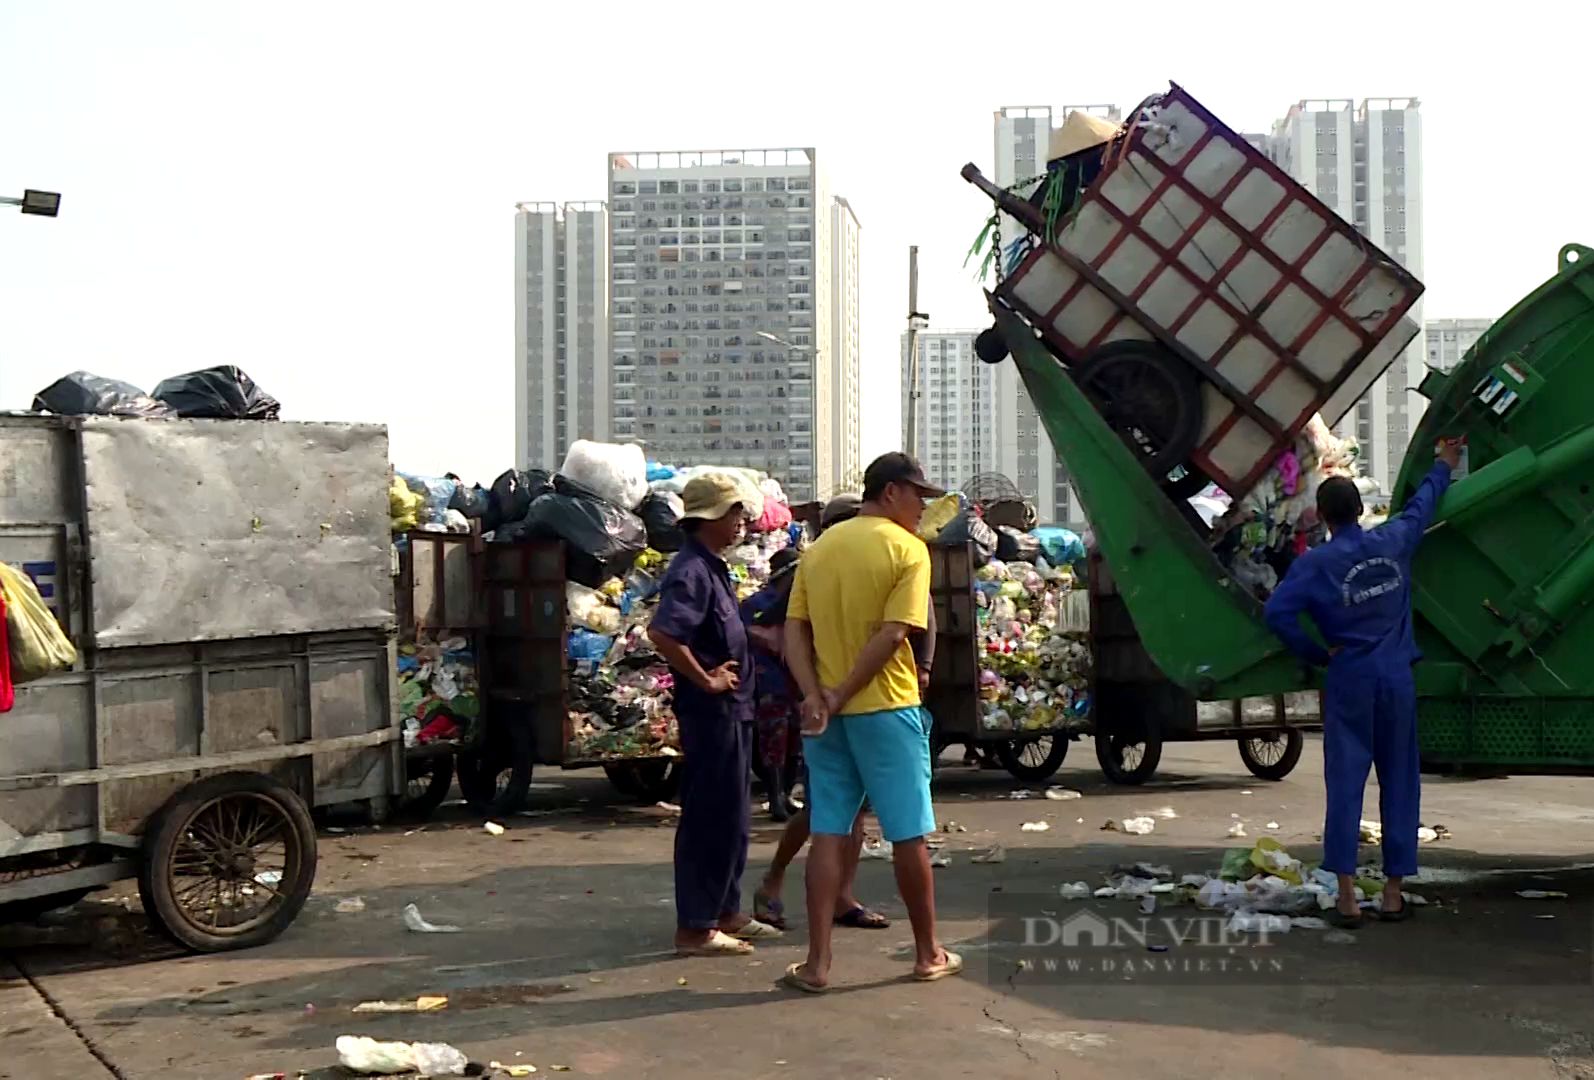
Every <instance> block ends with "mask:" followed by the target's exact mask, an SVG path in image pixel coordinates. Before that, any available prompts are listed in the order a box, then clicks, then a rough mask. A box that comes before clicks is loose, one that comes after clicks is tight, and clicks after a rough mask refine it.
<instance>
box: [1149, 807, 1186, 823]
mask: <svg viewBox="0 0 1594 1080" xmlns="http://www.w3.org/2000/svg"><path fill="white" fill-rule="evenodd" d="M1151 816H1152V817H1158V818H1161V819H1162V820H1163V821H1172V820H1174V819H1175V818H1177V817H1178V816H1179V811H1177V810H1175V809H1174V808H1173V807H1171V806H1159V807H1158V808H1157V809H1155V810H1153V811H1152V812H1151Z"/></svg>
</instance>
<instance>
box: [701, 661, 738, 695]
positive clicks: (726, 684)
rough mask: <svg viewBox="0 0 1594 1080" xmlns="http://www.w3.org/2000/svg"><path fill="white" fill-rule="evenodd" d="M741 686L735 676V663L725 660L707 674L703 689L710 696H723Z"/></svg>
mask: <svg viewBox="0 0 1594 1080" xmlns="http://www.w3.org/2000/svg"><path fill="white" fill-rule="evenodd" d="M740 685H741V680H740V679H738V678H737V676H736V661H735V660H727V661H725V662H724V663H723V664H721V665H720V666H719V667H717V668H715V669H714V670H713V671H710V672H709V673H708V683H707V685H705V686H704V687H703V689H704V690H707V691H708V692H709V693H711V694H723V693H726V692H727V691H730V690H735V689H736V688H737V687H738V686H740Z"/></svg>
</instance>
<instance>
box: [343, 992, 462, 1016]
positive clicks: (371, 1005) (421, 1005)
mask: <svg viewBox="0 0 1594 1080" xmlns="http://www.w3.org/2000/svg"><path fill="white" fill-rule="evenodd" d="M446 1008H448V998H446V997H443V996H442V995H440V994H439V995H434V996H429V997H418V998H416V999H415V1000H414V1001H362V1002H360V1003H359V1004H358V1005H356V1006H355V1007H354V1011H355V1012H357V1013H412V1012H436V1011H437V1010H438V1009H446Z"/></svg>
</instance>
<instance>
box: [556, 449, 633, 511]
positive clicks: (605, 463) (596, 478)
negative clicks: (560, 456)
mask: <svg viewBox="0 0 1594 1080" xmlns="http://www.w3.org/2000/svg"><path fill="white" fill-rule="evenodd" d="M559 473H560V475H561V476H564V477H566V478H568V479H570V480H574V481H575V482H576V483H578V484H580V485H581V486H582V487H584V488H586V489H587V490H588V491H591V492H593V493H594V494H596V495H598V496H600V497H601V498H604V499H606V500H608V501H609V502H611V503H613V504H614V505H616V506H618V507H622V508H623V509H626V510H635V509H636V508H637V507H638V506H640V505H641V504H642V500H643V499H645V498H647V494H648V462H647V458H646V457H645V456H644V455H643V453H642V448H641V447H640V446H638V445H637V444H636V443H625V444H623V445H621V444H619V443H599V442H592V441H590V440H588V439H577V440H576V441H575V442H573V443H571V444H570V450H569V451H568V452H567V453H566V454H565V463H564V464H563V465H561V466H560V467H559Z"/></svg>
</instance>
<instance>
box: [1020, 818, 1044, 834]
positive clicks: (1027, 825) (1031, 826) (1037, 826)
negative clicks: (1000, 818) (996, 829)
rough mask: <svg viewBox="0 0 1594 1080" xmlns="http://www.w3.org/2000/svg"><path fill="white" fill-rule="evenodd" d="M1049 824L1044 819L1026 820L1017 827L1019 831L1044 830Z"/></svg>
mask: <svg viewBox="0 0 1594 1080" xmlns="http://www.w3.org/2000/svg"><path fill="white" fill-rule="evenodd" d="M1050 828H1051V825H1050V823H1048V822H1045V821H1026V822H1024V824H1022V825H1020V826H1019V827H1018V830H1019V832H1045V831H1046V830H1047V829H1050Z"/></svg>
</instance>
